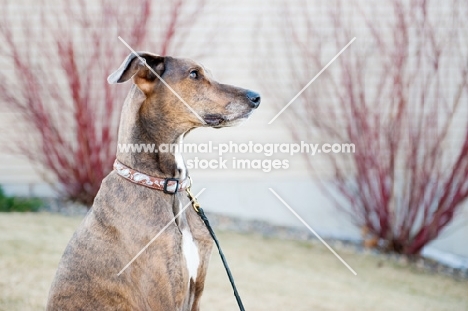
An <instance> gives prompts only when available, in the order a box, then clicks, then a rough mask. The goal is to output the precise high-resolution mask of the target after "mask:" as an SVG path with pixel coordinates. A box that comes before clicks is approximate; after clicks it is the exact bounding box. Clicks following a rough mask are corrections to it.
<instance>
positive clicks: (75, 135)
mask: <svg viewBox="0 0 468 311" xmlns="http://www.w3.org/2000/svg"><path fill="white" fill-rule="evenodd" d="M31 3H32V2H31ZM153 3H154V1H150V0H136V1H123V2H119V3H118V4H116V3H115V2H113V1H110V0H99V1H84V0H81V1H70V0H67V1H64V2H62V3H60V4H58V6H57V4H56V3H54V5H53V6H51V5H47V2H45V1H44V2H41V3H40V5H39V6H37V7H35V6H32V7H27V6H20V5H17V4H15V3H13V2H8V1H2V11H1V13H0V41H1V45H0V60H1V61H3V64H7V66H9V68H8V67H7V68H5V69H4V68H2V70H1V71H0V80H1V81H2V83H0V101H1V102H2V103H3V105H6V106H7V107H8V108H10V109H11V110H12V111H14V112H19V113H20V121H21V122H19V123H17V124H16V126H15V127H14V129H15V131H16V132H17V133H20V135H21V136H20V137H19V139H17V140H16V144H15V148H14V149H15V151H16V152H20V153H21V154H23V155H26V156H27V157H28V158H29V159H30V160H32V161H33V163H35V164H36V165H37V166H38V167H40V169H41V170H42V172H43V173H44V176H45V177H46V176H49V177H50V176H52V178H51V179H50V180H49V181H50V182H51V183H52V184H54V185H58V187H57V189H58V190H59V191H60V192H61V194H62V195H63V196H64V197H65V198H67V199H70V200H73V201H78V202H80V203H83V204H85V205H87V206H90V205H91V204H92V202H93V199H94V197H95V195H96V193H97V191H98V189H99V187H100V184H101V181H102V179H103V178H104V176H105V175H107V174H108V172H109V171H110V170H111V169H112V162H113V160H114V158H115V152H116V138H117V137H116V136H117V127H118V120H119V117H120V110H121V105H122V104H123V99H124V96H125V93H126V90H123V89H122V88H121V87H119V88H116V87H112V86H110V85H108V84H107V81H106V78H107V76H108V75H109V74H110V73H111V72H112V71H113V70H114V69H115V68H116V67H117V66H118V65H119V63H120V62H121V61H122V60H123V59H124V57H125V56H126V55H128V53H129V52H130V51H129V50H128V49H127V48H126V47H125V46H123V45H122V43H121V42H120V41H119V40H118V39H117V36H121V37H122V38H123V39H125V40H126V42H127V43H128V44H129V45H130V46H132V47H133V48H134V49H135V50H143V49H145V50H151V51H153V52H159V53H160V54H161V55H165V54H166V53H169V52H171V51H173V49H174V48H180V46H181V44H182V42H183V38H184V37H185V36H187V35H188V33H189V30H188V27H187V26H188V25H191V24H193V23H194V22H195V19H196V18H197V16H199V15H200V11H201V10H202V9H203V7H204V4H205V3H204V0H201V1H196V2H192V3H190V4H189V3H188V1H186V0H177V1H169V2H166V3H160V2H159V3H158V5H157V6H156V5H154V4H153ZM144 43H145V44H147V45H145V46H143V44H144ZM27 134H29V138H32V139H27V138H28V135H27ZM45 173H47V174H45Z"/></svg>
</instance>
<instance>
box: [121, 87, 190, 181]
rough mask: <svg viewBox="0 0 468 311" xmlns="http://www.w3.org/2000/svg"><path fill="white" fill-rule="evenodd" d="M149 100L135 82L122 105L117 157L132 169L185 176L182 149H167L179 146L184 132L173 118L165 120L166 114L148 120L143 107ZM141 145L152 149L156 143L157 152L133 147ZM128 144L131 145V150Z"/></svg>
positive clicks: (168, 175)
mask: <svg viewBox="0 0 468 311" xmlns="http://www.w3.org/2000/svg"><path fill="white" fill-rule="evenodd" d="M146 100H147V99H146V96H145V95H144V94H143V93H142V92H141V91H140V90H139V89H138V87H136V85H133V86H132V88H131V90H130V92H129V94H128V96H127V98H126V99H125V103H124V106H123V108H122V115H121V118H120V127H119V134H118V148H117V159H118V160H119V161H120V162H122V163H123V164H125V165H127V166H129V167H130V168H132V169H134V170H137V171H139V172H141V173H144V174H147V175H150V176H154V177H166V178H167V177H174V178H180V179H185V178H186V175H187V173H186V167H185V163H184V161H183V158H182V155H181V154H180V153H179V152H180V150H179V152H174V153H173V152H171V151H170V150H167V149H169V147H170V146H171V145H177V144H178V145H179V146H180V145H181V144H182V141H183V138H184V135H185V133H184V132H183V131H181V130H178V129H177V128H176V126H175V125H174V122H173V120H168V119H166V118H165V115H164V114H163V113H161V114H159V115H158V120H157V122H154V120H153V121H152V122H149V120H147V119H145V118H144V113H145V112H144V111H142V110H143V105H144V103H145V101H146ZM163 144H164V145H166V146H167V147H168V148H165V149H166V150H165V152H160V151H161V150H160V149H161V148H160V146H162V145H163ZM130 145H132V146H131V147H130ZM141 146H145V147H146V146H148V147H150V148H152V147H153V146H154V151H153V152H150V151H145V150H144V149H143V148H142V149H141V152H137V151H136V150H132V149H131V148H132V147H133V148H135V147H141ZM125 147H126V148H128V149H127V151H128V152H127V151H126V150H125ZM156 151H158V152H156ZM172 151H174V150H172Z"/></svg>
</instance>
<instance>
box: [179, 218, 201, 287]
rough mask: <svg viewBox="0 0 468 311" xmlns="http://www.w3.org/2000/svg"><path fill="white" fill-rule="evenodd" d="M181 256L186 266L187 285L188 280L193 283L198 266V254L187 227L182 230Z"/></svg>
mask: <svg viewBox="0 0 468 311" xmlns="http://www.w3.org/2000/svg"><path fill="white" fill-rule="evenodd" d="M182 254H183V255H184V258H185V262H186V265H187V271H188V274H189V283H190V279H192V280H193V282H195V281H196V278H197V274H198V266H199V265H200V254H199V251H198V247H197V245H196V244H195V242H194V240H193V236H192V233H191V232H190V228H189V227H188V228H185V229H183V230H182Z"/></svg>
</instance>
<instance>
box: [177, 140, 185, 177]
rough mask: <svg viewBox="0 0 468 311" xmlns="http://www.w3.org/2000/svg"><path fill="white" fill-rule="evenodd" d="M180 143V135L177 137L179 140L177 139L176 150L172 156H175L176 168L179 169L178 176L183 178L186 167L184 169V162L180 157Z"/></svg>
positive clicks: (181, 142)
mask: <svg viewBox="0 0 468 311" xmlns="http://www.w3.org/2000/svg"><path fill="white" fill-rule="evenodd" d="M182 144H183V137H182V136H181V137H180V138H179V141H178V144H177V145H178V149H177V150H176V152H174V158H175V162H176V165H177V169H179V170H180V176H179V178H180V179H181V180H184V179H185V177H186V175H187V172H186V169H185V163H184V158H183V157H182V152H181V150H182Z"/></svg>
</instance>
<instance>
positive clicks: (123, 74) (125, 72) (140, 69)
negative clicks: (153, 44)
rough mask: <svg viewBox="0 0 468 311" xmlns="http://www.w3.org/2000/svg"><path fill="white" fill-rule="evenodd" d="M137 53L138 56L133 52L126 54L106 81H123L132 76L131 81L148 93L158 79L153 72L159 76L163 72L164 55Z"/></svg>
mask: <svg viewBox="0 0 468 311" xmlns="http://www.w3.org/2000/svg"><path fill="white" fill-rule="evenodd" d="M137 54H138V56H137V55H135V54H134V53H131V54H130V55H128V56H127V58H125V60H124V61H123V63H122V65H120V67H119V68H118V69H117V70H116V71H115V72H113V73H112V74H111V75H110V76H109V77H107V82H109V83H110V84H114V83H123V82H125V81H127V80H129V79H130V78H132V77H133V82H134V83H135V84H136V85H137V86H138V87H139V88H140V89H141V90H142V91H143V93H145V94H148V93H149V92H150V91H151V90H152V89H153V86H154V83H155V82H156V80H158V77H157V76H156V75H155V74H154V72H156V73H157V74H158V75H159V76H162V75H163V73H164V70H165V64H164V57H163V56H159V55H156V54H152V53H148V52H137ZM148 66H149V67H150V68H151V69H152V70H150V69H149V68H148Z"/></svg>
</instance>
